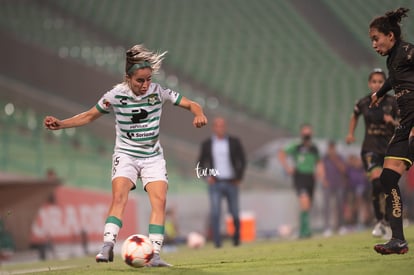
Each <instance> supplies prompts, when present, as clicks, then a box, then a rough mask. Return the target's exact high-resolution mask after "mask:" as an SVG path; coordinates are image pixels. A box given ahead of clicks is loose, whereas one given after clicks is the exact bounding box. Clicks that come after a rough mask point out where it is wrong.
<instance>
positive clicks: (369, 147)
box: [354, 95, 398, 172]
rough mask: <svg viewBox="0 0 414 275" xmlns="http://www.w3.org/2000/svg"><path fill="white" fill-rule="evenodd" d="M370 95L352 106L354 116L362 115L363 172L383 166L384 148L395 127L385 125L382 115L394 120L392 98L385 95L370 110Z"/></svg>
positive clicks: (396, 110) (395, 112)
mask: <svg viewBox="0 0 414 275" xmlns="http://www.w3.org/2000/svg"><path fill="white" fill-rule="evenodd" d="M370 103H371V95H367V96H365V97H363V98H361V99H360V100H359V101H358V102H357V103H356V104H355V106H354V114H355V116H357V117H358V116H360V115H362V116H363V117H364V122H365V136H364V141H363V143H362V148H361V158H362V161H363V163H364V168H365V171H367V172H370V171H371V170H372V169H373V168H375V167H382V165H383V164H384V157H385V148H387V145H388V142H389V141H390V139H391V137H392V135H393V134H394V129H395V126H394V125H393V124H392V123H385V120H384V115H390V116H392V118H394V119H395V118H396V117H397V115H398V107H397V103H396V101H395V99H394V97H393V96H390V95H385V96H384V98H383V100H382V101H381V103H380V104H379V106H377V107H372V108H370V107H369V105H370Z"/></svg>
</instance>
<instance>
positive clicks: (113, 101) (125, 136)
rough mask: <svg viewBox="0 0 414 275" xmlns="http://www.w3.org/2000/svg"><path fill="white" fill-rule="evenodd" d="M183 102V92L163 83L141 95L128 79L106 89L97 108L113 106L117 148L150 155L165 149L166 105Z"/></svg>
mask: <svg viewBox="0 0 414 275" xmlns="http://www.w3.org/2000/svg"><path fill="white" fill-rule="evenodd" d="M167 100H169V101H171V102H172V103H174V104H179V103H180V100H181V95H180V94H179V93H177V92H174V91H172V90H170V89H164V88H162V87H161V86H160V85H159V84H156V83H151V85H150V86H149V88H148V90H147V92H146V94H145V95H142V96H137V95H135V94H134V93H133V92H132V91H131V89H130V88H129V87H128V85H127V84H126V83H121V84H118V85H116V86H115V87H114V88H113V89H112V90H110V91H109V92H107V93H105V94H104V95H103V96H102V98H101V99H100V100H99V102H98V103H97V104H96V108H97V109H98V110H99V111H100V112H101V113H109V112H110V110H111V109H112V110H113V112H114V113H115V120H116V126H115V128H116V143H115V152H122V153H125V154H128V155H131V156H133V157H138V158H148V157H152V156H156V155H159V154H161V153H162V147H161V145H160V143H159V141H158V137H159V130H160V118H161V112H162V105H163V104H164V102H165V101H167Z"/></svg>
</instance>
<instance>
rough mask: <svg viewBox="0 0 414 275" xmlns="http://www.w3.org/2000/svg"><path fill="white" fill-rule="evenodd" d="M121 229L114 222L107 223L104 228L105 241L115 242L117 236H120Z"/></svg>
mask: <svg viewBox="0 0 414 275" xmlns="http://www.w3.org/2000/svg"><path fill="white" fill-rule="evenodd" d="M120 229H121V228H120V227H119V226H118V225H116V224H114V223H106V224H105V229H104V242H110V243H113V244H115V242H116V237H118V233H119V230H120Z"/></svg>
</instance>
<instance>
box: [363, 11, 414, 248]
mask: <svg viewBox="0 0 414 275" xmlns="http://www.w3.org/2000/svg"><path fill="white" fill-rule="evenodd" d="M408 11H409V10H408V9H406V8H399V9H397V10H395V11H389V12H387V13H386V14H385V15H383V16H379V17H376V18H375V19H374V20H373V21H372V22H371V23H370V26H369V36H370V38H371V41H372V47H373V48H374V49H375V51H376V52H377V53H379V54H380V55H382V56H388V57H387V68H388V79H387V80H386V81H385V83H384V85H383V86H382V87H381V88H380V89H379V90H378V91H377V92H375V93H373V94H372V96H371V100H372V101H371V107H373V106H375V105H378V103H380V101H381V100H382V99H383V98H384V95H385V94H386V93H387V92H388V91H389V90H391V89H393V90H394V92H395V98H396V99H397V105H398V108H399V111H400V125H399V126H398V127H397V128H396V129H395V132H394V136H393V137H392V139H391V141H390V143H389V144H388V147H387V151H386V154H385V160H384V167H383V170H382V173H381V177H380V180H381V184H382V187H383V190H384V193H385V195H386V213H387V214H388V220H389V222H390V226H391V230H392V238H391V240H389V241H388V242H387V243H385V244H377V245H375V247H374V249H375V251H377V252H378V253H380V254H404V253H407V252H408V244H407V242H406V240H405V237H404V231H403V223H402V213H403V204H402V200H401V192H400V188H399V186H398V181H399V179H400V177H401V175H402V174H404V173H405V171H406V170H407V169H409V168H410V166H411V165H412V163H413V159H414V158H413V155H414V154H413V153H414V130H413V126H414V45H413V44H410V43H407V42H405V41H404V40H403V39H402V37H401V27H400V22H401V19H402V18H403V17H407V12H408Z"/></svg>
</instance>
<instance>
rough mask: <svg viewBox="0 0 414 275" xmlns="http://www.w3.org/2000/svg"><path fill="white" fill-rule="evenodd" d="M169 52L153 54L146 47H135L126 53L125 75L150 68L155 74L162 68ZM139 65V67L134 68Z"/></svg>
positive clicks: (140, 45)
mask: <svg viewBox="0 0 414 275" xmlns="http://www.w3.org/2000/svg"><path fill="white" fill-rule="evenodd" d="M166 54H167V52H162V53H159V52H152V51H150V50H148V49H147V48H145V47H144V45H142V44H139V45H135V46H133V47H132V48H130V49H129V50H127V51H126V64H125V73H126V74H127V75H129V76H130V75H131V74H132V73H133V72H134V71H135V70H136V69H139V68H146V67H149V68H151V70H152V71H153V72H154V73H157V72H158V71H159V69H160V68H161V64H162V61H163V59H164V58H165V55H166ZM136 64H138V66H134V65H136Z"/></svg>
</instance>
